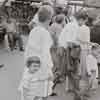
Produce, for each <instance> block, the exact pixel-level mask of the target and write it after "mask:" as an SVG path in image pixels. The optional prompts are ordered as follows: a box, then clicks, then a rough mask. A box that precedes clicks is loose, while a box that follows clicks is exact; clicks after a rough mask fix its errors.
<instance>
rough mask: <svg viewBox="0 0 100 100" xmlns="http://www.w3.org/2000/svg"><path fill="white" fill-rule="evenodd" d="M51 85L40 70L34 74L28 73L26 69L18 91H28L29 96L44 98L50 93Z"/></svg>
mask: <svg viewBox="0 0 100 100" xmlns="http://www.w3.org/2000/svg"><path fill="white" fill-rule="evenodd" d="M52 86H53V83H52V81H49V80H48V76H47V75H46V76H44V75H42V73H41V70H39V71H37V72H36V73H33V74H32V73H29V71H28V69H26V70H25V72H24V74H23V78H22V81H21V84H20V87H19V90H20V91H22V92H23V88H27V89H29V91H28V92H27V94H29V95H30V96H32V95H33V96H40V97H45V96H47V95H50V94H51V92H52V88H51V87H52Z"/></svg>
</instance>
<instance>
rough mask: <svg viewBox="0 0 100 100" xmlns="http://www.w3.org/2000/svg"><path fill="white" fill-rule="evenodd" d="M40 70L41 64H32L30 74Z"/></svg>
mask: <svg viewBox="0 0 100 100" xmlns="http://www.w3.org/2000/svg"><path fill="white" fill-rule="evenodd" d="M39 68H40V64H37V63H32V64H31V65H30V67H29V72H31V73H35V72H37V71H38V70H39Z"/></svg>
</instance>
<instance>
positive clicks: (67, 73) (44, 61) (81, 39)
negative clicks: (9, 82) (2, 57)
mask: <svg viewBox="0 0 100 100" xmlns="http://www.w3.org/2000/svg"><path fill="white" fill-rule="evenodd" d="M87 21H88V14H87V12H85V11H79V12H76V13H75V14H72V13H71V8H70V7H69V6H68V7H66V9H63V7H58V9H55V8H54V7H53V6H52V5H51V4H49V3H44V4H43V5H42V6H41V7H40V8H39V9H38V11H37V13H36V15H35V16H34V18H33V19H32V21H31V22H30V23H29V24H28V26H29V29H30V33H29V37H28V42H27V44H26V47H25V52H24V58H25V59H24V64H25V69H24V73H23V76H22V80H21V83H20V86H19V91H20V92H21V97H22V98H21V99H22V100H47V98H48V96H57V93H55V88H56V86H57V84H61V83H64V82H66V85H65V91H66V92H67V93H72V94H73V97H74V100H88V98H89V97H91V95H93V94H94V93H95V92H96V90H97V88H98V77H99V76H98V62H97V55H98V54H97V50H98V45H97V44H96V43H92V42H91V40H90V28H89V27H88V26H87V25H86V23H87ZM2 27H3V28H2ZM0 33H2V35H0V36H2V37H0V39H1V38H4V36H7V39H8V44H9V48H10V49H11V51H12V50H14V48H16V45H17V43H18V47H19V50H20V51H24V48H23V39H22V37H21V35H22V33H21V32H20V28H19V23H18V22H17V21H16V20H14V19H12V18H7V20H6V21H2V18H0ZM1 40H2V39H1ZM3 40H4V39H3ZM2 66H3V65H1V67H2Z"/></svg>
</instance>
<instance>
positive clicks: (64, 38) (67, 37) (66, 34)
mask: <svg viewBox="0 0 100 100" xmlns="http://www.w3.org/2000/svg"><path fill="white" fill-rule="evenodd" d="M78 34H79V25H78V23H77V22H76V21H73V22H70V23H68V24H67V25H66V26H65V27H64V29H63V30H62V32H61V35H60V36H59V45H60V46H63V47H65V48H66V47H67V42H77V38H78Z"/></svg>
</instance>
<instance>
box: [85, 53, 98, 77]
mask: <svg viewBox="0 0 100 100" xmlns="http://www.w3.org/2000/svg"><path fill="white" fill-rule="evenodd" d="M86 64H87V72H88V74H89V75H91V70H94V71H96V77H98V66H97V59H96V58H95V57H94V56H93V55H92V54H89V55H87V57H86Z"/></svg>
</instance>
